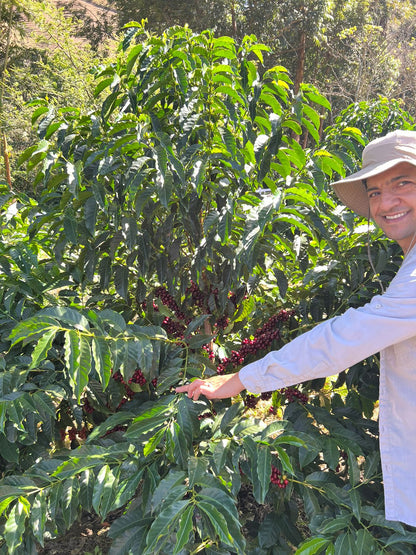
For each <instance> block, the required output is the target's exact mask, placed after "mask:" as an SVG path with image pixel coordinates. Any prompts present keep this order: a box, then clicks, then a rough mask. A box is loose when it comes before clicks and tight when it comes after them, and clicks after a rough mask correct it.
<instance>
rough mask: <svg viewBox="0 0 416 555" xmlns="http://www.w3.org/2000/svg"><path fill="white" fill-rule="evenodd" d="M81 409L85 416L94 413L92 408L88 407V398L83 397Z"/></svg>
mask: <svg viewBox="0 0 416 555" xmlns="http://www.w3.org/2000/svg"><path fill="white" fill-rule="evenodd" d="M82 408H83V410H84V412H86V413H87V414H91V413H92V412H94V409H93V407H92V406H91V405H90V402H89V400H88V397H84V399H83V404H82Z"/></svg>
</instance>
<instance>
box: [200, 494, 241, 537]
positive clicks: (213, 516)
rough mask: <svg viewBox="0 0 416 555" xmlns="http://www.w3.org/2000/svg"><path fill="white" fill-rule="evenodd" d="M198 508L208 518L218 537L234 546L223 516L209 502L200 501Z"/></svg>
mask: <svg viewBox="0 0 416 555" xmlns="http://www.w3.org/2000/svg"><path fill="white" fill-rule="evenodd" d="M198 509H199V510H201V511H202V512H204V513H205V514H206V515H207V517H208V519H209V520H210V522H211V524H212V526H213V527H214V530H215V532H216V533H217V534H218V537H219V538H220V540H221V541H222V542H224V543H225V545H228V546H231V547H233V546H234V541H233V538H232V536H231V534H230V532H229V529H228V526H227V521H226V519H225V517H224V516H223V515H222V514H221V513H220V511H219V510H217V509H216V508H215V507H214V506H213V505H212V504H211V503H208V502H206V501H200V502H199V503H198Z"/></svg>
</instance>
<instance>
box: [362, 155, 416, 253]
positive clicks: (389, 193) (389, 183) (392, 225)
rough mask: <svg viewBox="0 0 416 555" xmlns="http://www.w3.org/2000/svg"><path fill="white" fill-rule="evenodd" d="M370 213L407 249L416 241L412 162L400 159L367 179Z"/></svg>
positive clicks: (415, 181) (415, 187)
mask: <svg viewBox="0 0 416 555" xmlns="http://www.w3.org/2000/svg"><path fill="white" fill-rule="evenodd" d="M367 194H368V201H369V204H370V215H371V217H372V219H373V220H374V222H375V224H376V225H378V226H379V227H381V229H382V230H383V232H384V233H385V234H386V235H387V237H389V238H390V239H393V240H394V241H397V243H398V244H399V245H400V246H401V248H402V249H403V251H404V252H405V253H407V252H408V251H409V250H410V248H411V247H412V246H413V244H415V242H416V166H413V165H412V164H409V163H407V162H401V163H400V164H397V166H394V167H393V168H391V169H389V170H387V171H385V172H382V173H380V174H379V175H376V176H374V177H370V178H368V179H367Z"/></svg>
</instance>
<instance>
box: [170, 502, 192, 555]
mask: <svg viewBox="0 0 416 555" xmlns="http://www.w3.org/2000/svg"><path fill="white" fill-rule="evenodd" d="M193 514H194V509H193V507H192V506H190V507H188V508H187V509H186V510H185V511H184V513H183V514H182V516H181V518H180V522H179V529H178V531H177V533H176V544H175V549H174V551H173V555H176V554H177V553H179V552H180V551H182V549H183V548H184V547H185V546H186V544H187V543H188V541H189V536H190V535H191V533H192V530H193V522H192V519H193Z"/></svg>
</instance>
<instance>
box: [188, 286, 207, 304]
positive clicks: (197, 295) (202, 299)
mask: <svg viewBox="0 0 416 555" xmlns="http://www.w3.org/2000/svg"><path fill="white" fill-rule="evenodd" d="M186 292H187V293H188V294H190V295H191V300H192V304H193V305H194V306H199V307H200V308H205V309H207V299H206V295H204V293H203V292H202V291H201V289H200V288H199V287H198V285H197V284H196V283H195V282H194V281H193V280H191V285H190V287H188V289H187V290H186Z"/></svg>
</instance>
